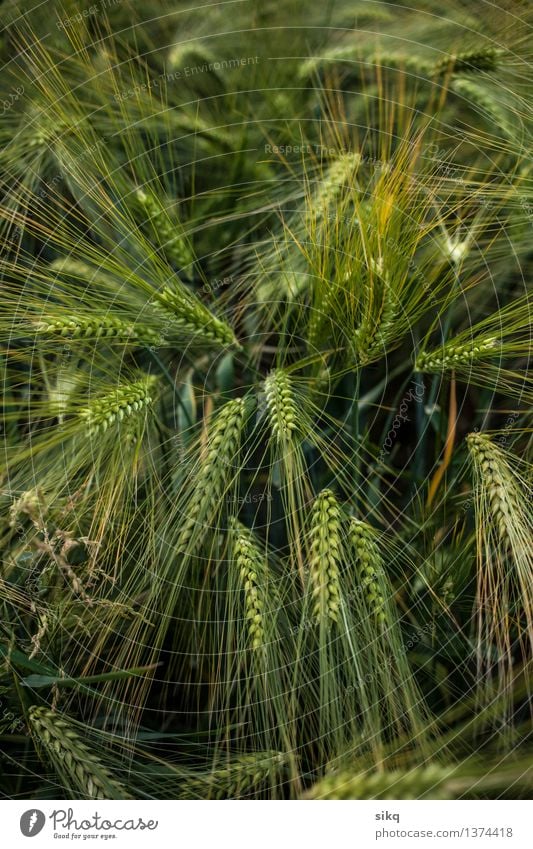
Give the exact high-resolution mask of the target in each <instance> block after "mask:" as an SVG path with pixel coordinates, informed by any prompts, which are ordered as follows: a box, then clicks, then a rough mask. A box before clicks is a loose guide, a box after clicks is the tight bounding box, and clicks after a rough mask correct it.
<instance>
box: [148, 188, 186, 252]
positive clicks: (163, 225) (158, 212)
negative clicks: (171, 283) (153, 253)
mask: <svg viewBox="0 0 533 849" xmlns="http://www.w3.org/2000/svg"><path fill="white" fill-rule="evenodd" d="M136 197H137V200H138V202H139V204H140V205H141V207H142V209H143V210H144V212H145V214H146V216H147V218H148V219H149V221H150V224H151V226H152V227H153V229H154V232H155V233H156V234H157V237H158V239H159V241H160V243H161V245H162V247H163V252H164V254H165V256H166V258H167V259H168V260H169V262H170V263H171V264H172V265H176V266H177V267H178V268H180V269H186V268H188V267H189V266H190V265H191V264H192V263H193V262H194V255H193V253H192V251H191V249H190V247H189V245H188V244H187V241H186V239H185V237H184V235H183V231H182V226H181V224H180V223H179V222H177V221H172V219H171V217H170V216H169V214H168V212H167V210H166V209H165V207H164V206H163V204H162V203H161V202H160V201H159V199H158V198H157V197H156V195H155V194H153V193H152V192H151V191H149V190H146V189H137V192H136Z"/></svg>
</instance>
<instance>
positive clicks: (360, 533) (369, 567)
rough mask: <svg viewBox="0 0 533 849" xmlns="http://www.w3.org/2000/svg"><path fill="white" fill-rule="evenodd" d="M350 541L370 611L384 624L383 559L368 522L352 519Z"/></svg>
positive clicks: (385, 617)
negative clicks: (381, 577) (381, 576)
mask: <svg viewBox="0 0 533 849" xmlns="http://www.w3.org/2000/svg"><path fill="white" fill-rule="evenodd" d="M348 540H349V542H350V544H351V547H352V550H353V553H354V556H355V560H356V563H357V568H358V578H359V580H360V582H361V587H362V588H363V589H364V596H365V599H366V603H367V606H368V609H369V610H370V612H371V614H372V615H373V616H375V618H376V621H377V622H379V623H380V624H384V623H386V621H387V615H386V613H385V599H384V596H383V592H382V589H381V585H382V581H381V580H380V578H379V576H380V575H382V574H383V559H382V557H381V554H380V552H379V548H378V546H377V544H376V540H375V534H374V531H373V529H372V528H371V527H370V525H367V524H366V522H362V521H360V520H358V519H354V518H353V517H352V518H350V521H349V525H348Z"/></svg>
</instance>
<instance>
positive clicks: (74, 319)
mask: <svg viewBox="0 0 533 849" xmlns="http://www.w3.org/2000/svg"><path fill="white" fill-rule="evenodd" d="M35 329H36V332H37V333H39V334H41V335H43V336H53V337H54V336H60V337H62V338H68V339H106V340H112V339H116V340H117V341H120V342H141V343H143V344H146V345H150V344H153V343H155V342H157V340H158V339H159V334H158V333H157V331H155V330H152V329H151V328H149V327H146V326H145V325H142V324H135V323H131V322H127V321H122V320H121V319H119V318H114V317H109V316H107V317H104V316H99V317H94V318H91V317H88V316H80V315H65V316H52V315H50V316H46V315H45V316H42V317H41V318H40V320H39V321H38V322H37V324H36V325H35Z"/></svg>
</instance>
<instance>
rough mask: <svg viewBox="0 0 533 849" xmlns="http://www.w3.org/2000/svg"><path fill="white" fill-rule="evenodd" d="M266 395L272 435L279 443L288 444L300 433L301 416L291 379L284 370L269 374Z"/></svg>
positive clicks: (276, 370) (266, 381)
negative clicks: (297, 432)
mask: <svg viewBox="0 0 533 849" xmlns="http://www.w3.org/2000/svg"><path fill="white" fill-rule="evenodd" d="M265 395H266V402H267V407H268V412H269V414H270V426H271V428H272V433H273V434H274V436H275V438H276V440H277V441H278V442H280V443H285V444H286V443H288V442H290V441H291V440H292V438H293V436H294V435H295V433H296V431H298V420H299V414H298V410H297V408H296V402H295V399H294V392H293V387H292V382H291V379H290V377H289V375H288V374H287V373H286V372H285V371H283V369H279V368H278V369H275V370H274V371H272V372H271V373H270V374H269V376H268V377H267V379H266V380H265ZM300 415H301V413H300Z"/></svg>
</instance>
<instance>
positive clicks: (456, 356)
mask: <svg viewBox="0 0 533 849" xmlns="http://www.w3.org/2000/svg"><path fill="white" fill-rule="evenodd" d="M497 348H498V340H497V339H496V338H489V339H483V340H480V341H475V340H472V341H471V342H464V343H460V344H458V343H454V341H453V340H451V341H450V342H448V343H447V344H446V345H444V346H443V347H442V348H440V349H437V350H435V351H429V352H427V353H422V354H419V356H418V357H417V360H416V365H415V368H416V370H417V371H420V372H425V373H426V374H432V373H440V372H443V371H451V370H452V369H454V368H457V367H458V366H468V365H469V364H470V363H473V362H475V361H476V360H481V359H483V358H484V357H485V356H486V355H487V353H488V354H497Z"/></svg>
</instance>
